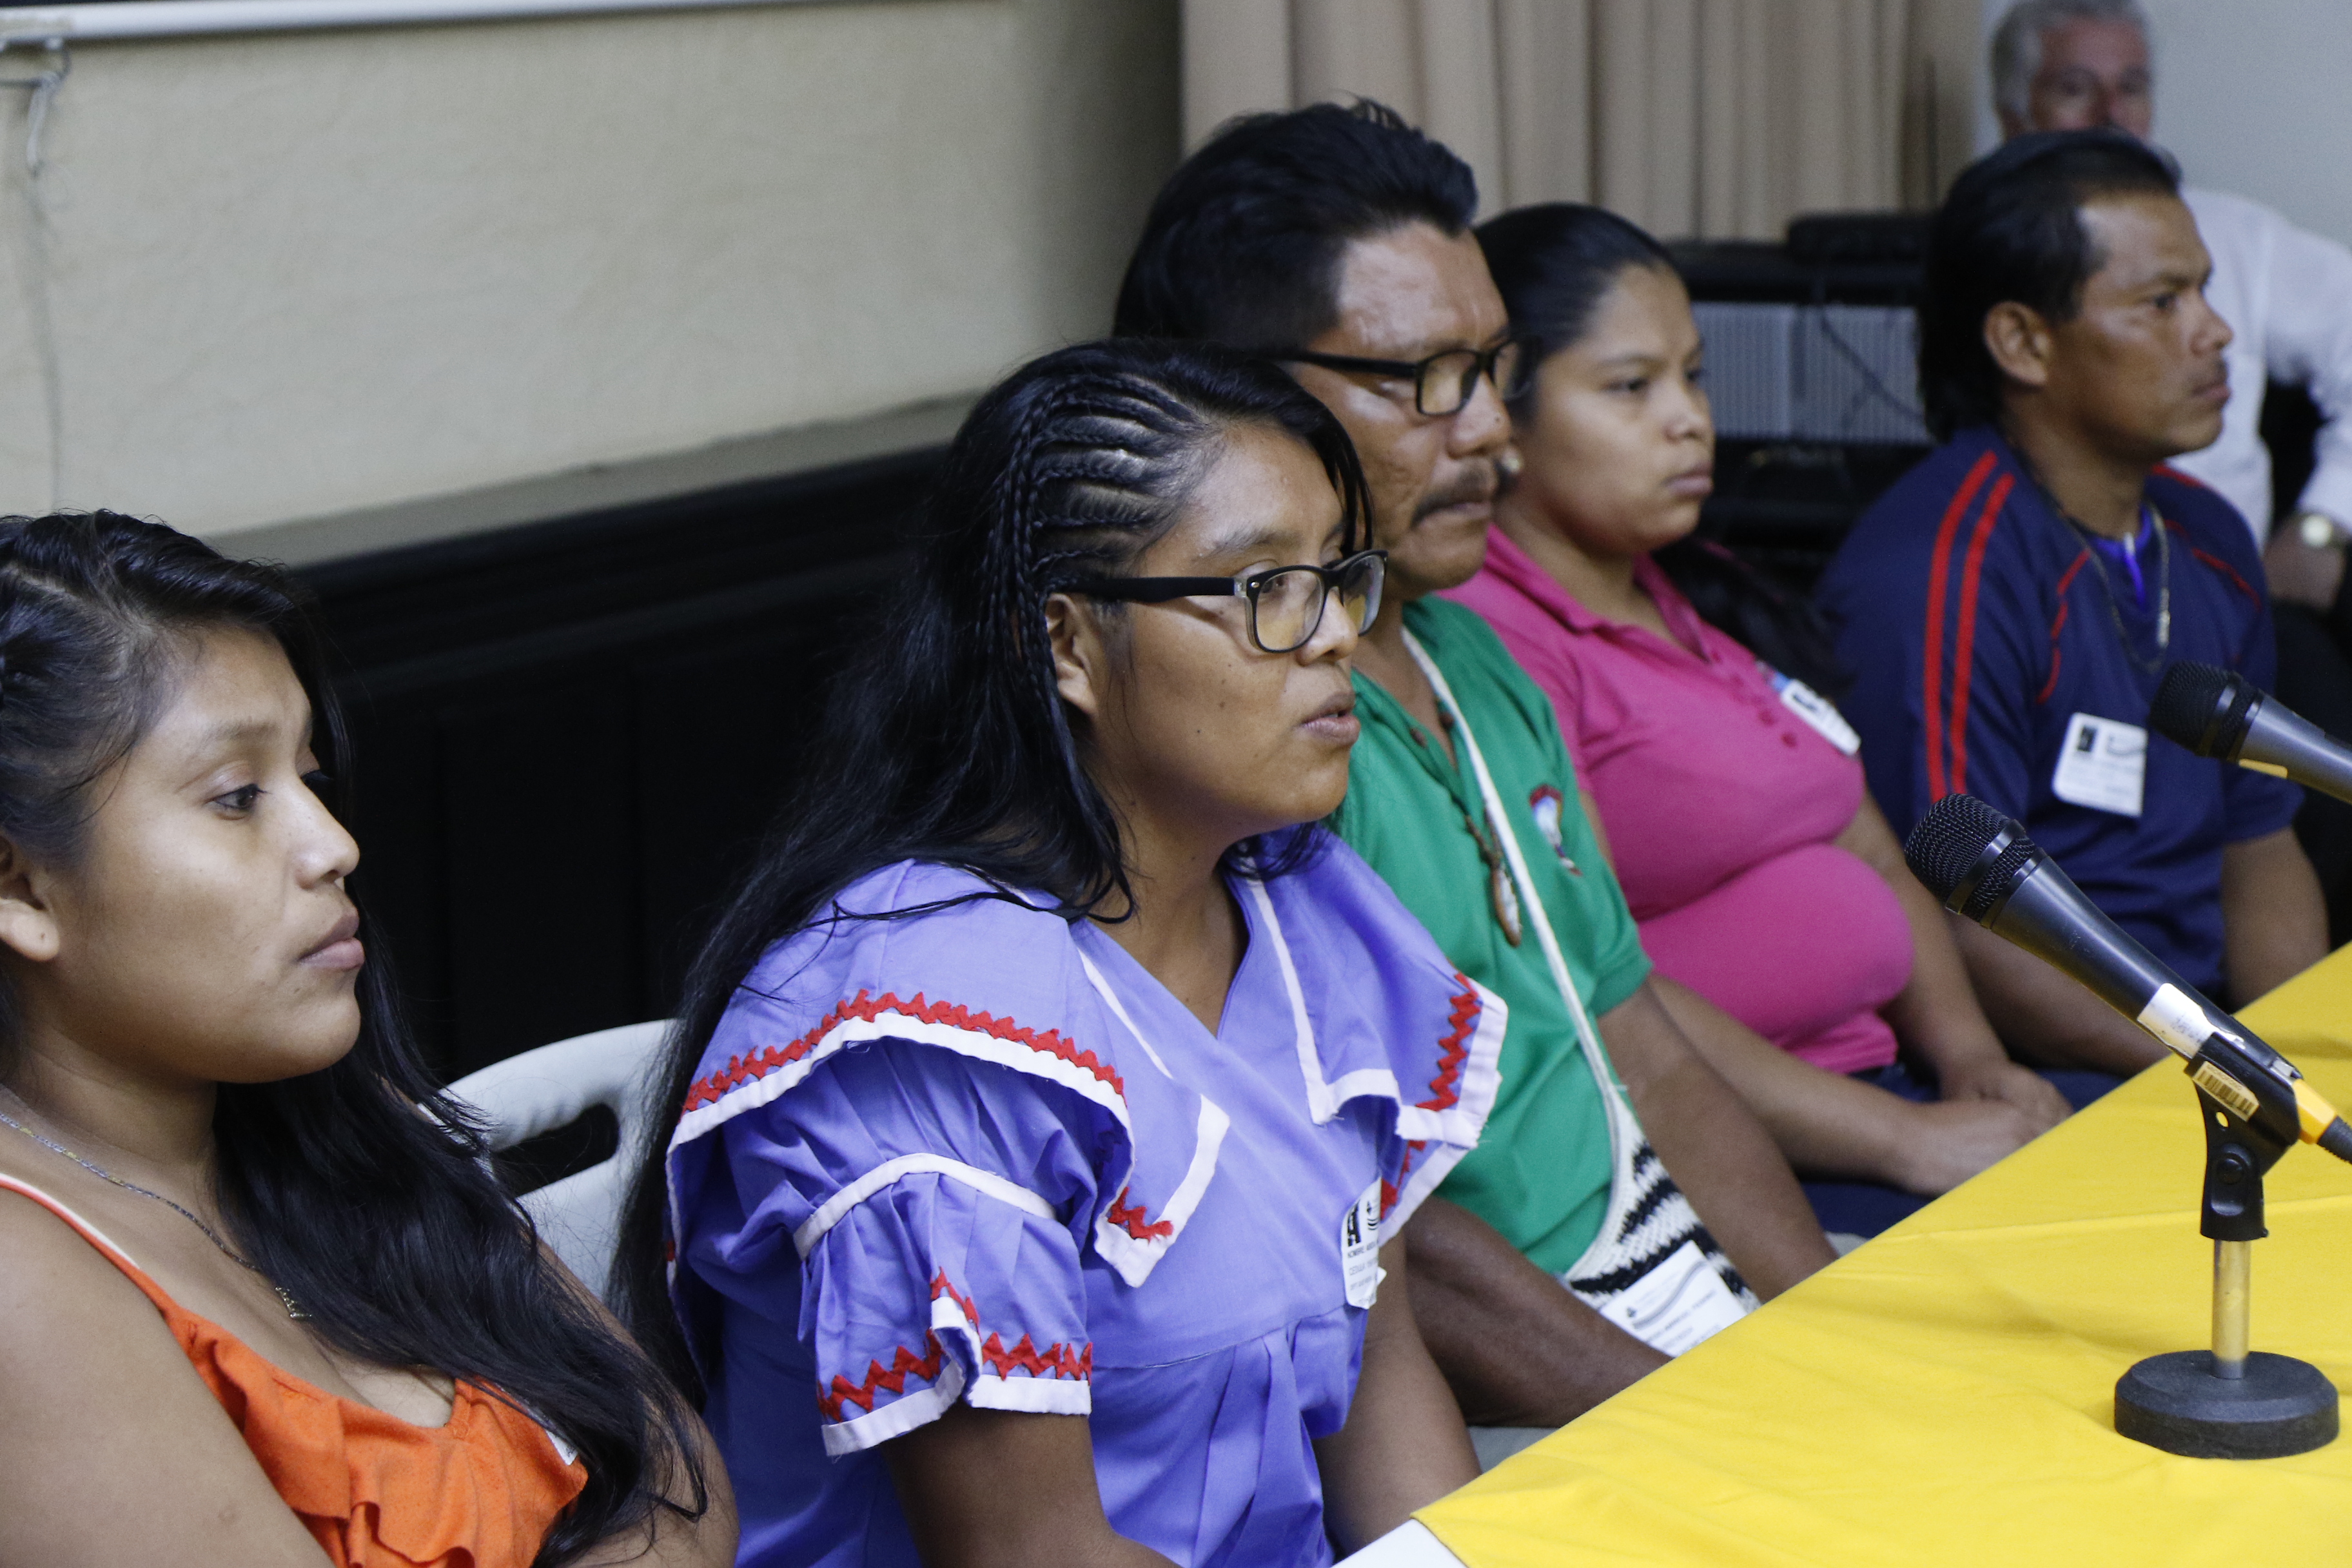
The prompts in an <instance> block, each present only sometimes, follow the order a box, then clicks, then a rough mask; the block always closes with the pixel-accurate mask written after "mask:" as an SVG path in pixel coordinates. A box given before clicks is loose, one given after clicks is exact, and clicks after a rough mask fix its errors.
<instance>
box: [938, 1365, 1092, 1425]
mask: <svg viewBox="0 0 2352 1568" xmlns="http://www.w3.org/2000/svg"><path fill="white" fill-rule="evenodd" d="M963 1402H964V1403H965V1404H966V1405H971V1407H972V1408H973V1409H975V1410H1025V1411H1028V1412H1029V1413H1030V1414H1031V1415H1092V1414H1094V1408H1095V1395H1094V1385H1093V1384H1089V1383H1088V1382H1087V1380H1086V1379H1085V1378H1082V1377H996V1376H993V1375H992V1374H990V1373H984V1372H983V1373H981V1374H980V1375H979V1376H978V1377H975V1378H973V1379H972V1380H971V1392H970V1393H969V1394H965V1395H964V1401H963Z"/></svg>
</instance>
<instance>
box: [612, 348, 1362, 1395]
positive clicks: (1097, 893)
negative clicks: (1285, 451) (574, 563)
mask: <svg viewBox="0 0 2352 1568" xmlns="http://www.w3.org/2000/svg"><path fill="white" fill-rule="evenodd" d="M1247 426H1256V427H1265V428H1271V429H1274V430H1278V431H1283V432H1286V433H1287V434H1289V435H1290V436H1291V437H1294V438H1296V439H1297V440H1298V441H1300V442H1302V443H1303V444H1305V445H1306V446H1307V447H1308V448H1309V449H1310V450H1312V451H1313V452H1314V453H1315V454H1316V456H1317V457H1318V458H1320V459H1321V461H1322V464H1323V469H1324V472H1325V473H1326V474H1327V475H1328V476H1329V478H1330V480H1331V484H1332V488H1333V489H1336V490H1337V491H1338V492H1339V497H1340V501H1341V506H1342V509H1343V513H1344V516H1345V519H1346V522H1345V528H1346V534H1347V543H1346V545H1345V548H1346V549H1348V550H1350V551H1352V550H1354V549H1355V548H1357V547H1358V545H1359V543H1360V541H1361V539H1362V537H1363V534H1364V530H1365V524H1364V521H1363V520H1364V517H1365V506H1364V484H1363V476H1362V472H1361V470H1360V468H1359V467H1358V465H1357V461H1356V454H1355V448H1354V447H1352V446H1351V445H1350V444H1349V440H1348V437H1347V433H1346V431H1345V430H1343V429H1342V428H1341V427H1340V425H1339V421H1338V419H1337V418H1336V417H1335V416H1333V415H1332V414H1331V413H1330V411H1329V410H1328V409H1326V408H1325V407H1324V406H1323V405H1322V404H1320V403H1318V402H1317V401H1316V399H1315V398H1314V397H1313V396H1312V395H1309V394H1307V392H1305V391H1303V390H1302V389H1300V387H1299V386H1298V384H1297V383H1296V382H1294V381H1292V380H1291V379H1290V377H1289V376H1287V375H1286V374H1284V373H1283V372H1282V371H1281V370H1280V369H1278V368H1276V366H1274V365H1272V364H1270V363H1266V362H1265V361H1262V360H1259V359H1256V358H1254V357H1251V356H1248V355H1245V354H1242V353H1236V352H1235V351H1233V350H1231V349H1226V348H1222V347H1219V346H1217V345H1214V344H1210V343H1198V342H1159V341H1155V340H1150V339H1143V338H1121V339H1114V340H1111V341H1109V342H1099V343H1089V344H1083V345H1080V346H1078V347H1076V348H1070V349H1065V350H1062V351H1061V352H1059V353H1052V354H1048V355H1046V356H1045V358H1043V359H1040V360H1037V361H1035V362H1034V363H1030V364H1028V365H1026V366H1024V368H1022V369H1021V370H1019V371H1016V372H1015V373H1013V375H1012V376H1011V377H1009V378H1008V379H1007V380H1006V381H1004V382H1003V384H1001V385H999V386H997V387H996V388H995V389H994V390H993V391H992V392H990V393H989V394H988V395H986V396H985V397H983V398H982V400H981V402H980V404H979V405H978V406H977V407H975V408H974V409H973V410H972V413H971V417H970V418H968V419H967V420H966V421H965V422H964V426H963V429H962V430H961V433H959V434H958V436H957V437H956V440H955V444H954V446H953V447H951V448H950V451H949V454H948V459H947V463H946V466H945V469H944V472H943V474H942V476H941V478H940V484H939V488H938V489H937V491H936V493H935V494H934V496H933V498H932V500H931V504H930V508H929V513H928V521H927V525H926V528H925V530H924V533H923V537H922V538H921V539H920V540H919V559H918V562H917V564H916V566H915V569H914V571H913V573H912V574H911V576H910V578H909V580H908V584H907V586H906V589H905V591H904V593H903V594H902V595H900V597H899V599H898V603H897V604H896V605H894V606H893V609H892V612H891V614H890V616H888V618H887V621H886V622H885V623H884V624H883V625H882V626H880V627H878V628H877V632H876V635H875V636H874V637H873V638H872V639H871V641H870V642H869V643H868V644H867V645H866V647H865V649H864V650H863V657H862V658H861V659H860V660H859V662H858V663H857V665H856V667H855V668H852V669H851V670H850V671H848V672H847V674H846V675H845V679H843V680H842V681H841V682H840V683H839V684H838V685H837V686H836V688H835V691H834V693H833V697H832V701H831V702H830V703H829V705H828V710H827V715H826V719H825V721H824V726H823V728H822V730H821V731H820V732H819V734H818V736H817V738H816V740H815V742H814V744H813V745H812V746H811V747H810V754H811V755H812V756H813V757H814V759H815V761H814V766H813V767H812V768H811V769H810V770H809V772H808V773H807V775H806V776H805V777H804V778H803V780H802V781H801V784H800V787H799V788H798V790H797V791H796V792H794V793H793V795H792V796H791V797H790V799H789V803H788V805H787V806H786V809H785V811H784V812H783V814H782V816H781V818H780V819H779V825H778V826H777V828H776V829H775V830H774V831H773V832H772V835H771V837H770V838H769V840H768V842H767V843H766V844H765V845H764V846H763V847H761V851H760V853H759V855H758V857H757V858H756V859H755V861H754V863H753V864H752V866H751V868H750V870H749V872H748V874H747V875H746V876H745V877H744V879H743V880H742V882H741V883H740V886H739V888H738V890H737V891H736V893H735V895H734V897H733V899H732V900H731V901H730V905H729V907H728V909H727V910H726V912H725V913H724V914H723V915H722V916H721V917H720V919H719V921H718V924H717V927H716V929H715V930H714V931H712V933H711V935H710V937H709V940H708V941H707V942H705V943H704V945H703V948H702V950H701V953H700V955H699V957H698V959H697V960H696V962H695V964H694V966H693V968H692V970H691V971H690V972H689V973H688V978H687V984H686V996H685V1001H684V1005H683V1007H682V1008H681V1011H680V1017H679V1025H678V1028H677V1031H676V1032H675V1034H674V1036H673V1037H672V1039H671V1041H670V1043H669V1046H668V1047H667V1050H668V1056H667V1066H666V1076H667V1085H666V1087H665V1089H664V1090H663V1091H662V1093H661V1096H660V1098H659V1099H658V1100H656V1104H658V1105H661V1106H664V1107H667V1110H668V1114H669V1115H670V1116H671V1117H672V1118H675V1116H676V1115H677V1108H678V1107H679V1106H680V1105H681V1104H682V1103H683V1102H684V1100H685V1096H686V1089H687V1084H688V1080H689V1079H691V1077H692V1075H693V1070H694V1067H695V1064H696V1062H697V1061H698V1059H699V1058H700V1056H701V1053H702V1049H703V1047H704V1045H705V1043H707V1042H708V1041H709V1037H710V1035H711V1032H712V1031H713V1030H714V1029H716V1028H717V1027H718V1025H719V1017H720V1016H721V1015H722V1014H723V1013H724V1012H725V1011H726V1009H727V1005H728V1004H729V1003H730V1001H731V1000H732V999H733V997H734V995H735V994H736V991H737V988H738V987H739V986H740V984H741V982H742V980H743V977H744V976H745V975H746V974H747V973H749V972H750V971H751V967H752V965H753V963H756V962H757V961H758V959H759V956H760V954H761V953H762V952H765V951H766V950H767V949H768V947H769V946H771V945H772V943H774V942H778V941H781V940H782V939H783V938H784V937H786V936H788V935H790V934H791V933H792V932H793V931H797V930H799V929H800V928H801V927H803V926H804V925H807V924H810V923H811V922H812V921H819V920H830V919H846V918H867V917H851V916H844V915H841V914H840V913H839V912H838V911H837V910H834V908H833V900H834V898H835V895H836V894H838V893H839V892H840V891H841V890H842V889H844V888H845V887H847V886H848V885H849V884H851V883H852V882H855V881H856V880H857V879H859V878H861V877H863V876H865V875H866V874H867V873H868V872H871V871H874V870H877V869H878V868H882V867H884V866H889V865H894V864H897V863H898V862H900V861H905V860H925V861H934V862H940V863H945V864H950V865H955V866H961V867H965V868H970V869H971V870H972V871H974V872H976V873H977V874H979V875H980V876H981V877H982V879H984V880H986V881H987V882H989V883H990V884H992V886H994V887H996V888H998V889H1003V894H1002V896H1004V897H1015V896H1017V895H1016V893H1015V892H1014V890H1015V889H1018V890H1019V891H1020V892H1022V893H1026V894H1028V895H1031V896H1032V898H1033V899H1034V897H1036V896H1040V895H1042V896H1043V897H1044V898H1045V899H1047V900H1054V901H1055V904H1056V905H1057V907H1058V911H1059V912H1060V913H1061V914H1062V915H1063V916H1064V917H1065V918H1066V919H1070V920H1077V919H1081V918H1084V917H1086V916H1087V915H1089V914H1091V913H1092V912H1093V911H1095V910H1097V908H1104V907H1108V908H1109V909H1112V910H1123V909H1125V908H1126V907H1128V905H1129V900H1128V899H1127V897H1126V893H1127V868H1126V861H1125V857H1124V853H1123V851H1122V847H1121V837H1120V828H1119V823H1118V816H1117V814H1116V813H1115V812H1114V811H1113V810H1112V808H1111V806H1110V805H1109V803H1108V801H1107V800H1106V799H1105V798H1104V797H1103V795H1102V793H1101V792H1100V791H1099V790H1097V788H1096V787H1095V785H1094V784H1093V782H1092V781H1091V780H1090V779H1089V778H1088V776H1087V772H1086V768H1085V766H1084V763H1083V757H1082V748H1081V747H1080V745H1079V744H1078V742H1077V739H1076V737H1075V736H1074V734H1073V732H1072V730H1071V726H1070V723H1069V720H1068V717H1067V714H1066V710H1065V709H1064V706H1063V703H1062V700H1061V698H1060V695H1059V694H1058V692H1057V691H1056V689H1055V679H1054V666H1053V653H1052V649H1051V647H1050V644H1049V641H1048V637H1047V633H1046V608H1045V606H1046V601H1047V599H1048V598H1049V597H1051V596H1052V595H1053V594H1054V593H1055V592H1056V591H1057V590H1059V589H1061V588H1064V587H1066V585H1067V584H1069V583H1070V582H1071V581H1072V580H1073V579H1075V578H1076V577H1079V576H1083V575H1087V574H1097V573H1099V574H1111V575H1117V574H1121V573H1124V572H1126V571H1128V570H1129V568H1130V567H1131V566H1132V563H1134V561H1135V559H1136V558H1137V557H1138V556H1139V555H1140V554H1142V553H1143V552H1144V551H1145V550H1147V549H1148V548H1150V545H1151V543H1152V542H1154V541H1155V540H1157V539H1159V538H1160V536H1161V535H1162V534H1163V533H1165V532H1166V531H1168V529H1169V528H1171V526H1173V525H1174V523H1175V521H1177V518H1178V516H1179V515H1180V513H1181V511H1182V510H1183V508H1184V505H1185V503H1186V501H1187V500H1188V499H1189V498H1190V496H1191V495H1192V489H1193V487H1194V486H1195V485H1196V484H1197V483H1198V482H1199V480H1200V479H1201V477H1202V474H1203V473H1204V472H1205V471H1206V469H1207V468H1208V467H1209V465H1210V464H1211V463H1212V462H1213V459H1214V458H1215V457H1216V455H1217V452H1218V450H1219V449H1220V447H1221V445H1222V443H1223V439H1224V437H1225V436H1226V434H1227V433H1228V432H1230V431H1233V430H1234V429H1237V428H1242V427H1247ZM1097 607H1098V608H1099V609H1100V610H1101V611H1102V612H1104V613H1106V614H1109V615H1114V616H1115V615H1117V614H1118V613H1119V610H1118V606H1116V605H1110V604H1108V603H1100V602H1098V604H1097ZM1325 842H1326V840H1325V839H1324V837H1323V836H1322V830H1321V829H1320V828H1319V827H1318V826H1313V825H1309V826H1307V827H1304V828H1297V829H1292V830H1290V831H1288V832H1286V833H1284V834H1279V835H1272V836H1269V837H1268V838H1267V839H1266V840H1264V841H1255V842H1251V843H1247V844H1244V845H1240V846H1236V847H1235V848H1234V851H1232V852H1231V853H1232V858H1233V859H1234V861H1235V862H1236V863H1237V864H1243V865H1246V866H1247V867H1248V868H1249V869H1250V870H1252V871H1253V872H1254V873H1255V874H1257V875H1260V876H1266V877H1274V876H1281V875H1284V874H1286V872H1288V871H1291V870H1294V869H1296V868H1298V867H1299V866H1301V865H1303V864H1305V863H1306V862H1307V860H1308V859H1309V858H1311V857H1312V856H1313V855H1315V854H1316V853H1317V852H1318V851H1319V849H1320V848H1321V847H1323V845H1324V843H1325ZM974 896H977V897H986V896H990V895H986V894H980V895H974ZM928 912H930V910H928V909H921V910H894V911H891V913H890V914H888V915H886V916H877V917H871V918H882V919H902V918H906V917H907V916H909V915H914V914H921V913H928ZM667 1142H668V1132H667V1128H664V1129H660V1130H658V1131H656V1132H655V1133H654V1134H653V1135H652V1136H650V1137H649V1138H648V1139H647V1141H646V1144H645V1145H644V1152H643V1154H642V1157H641V1163H640V1164H639V1167H638V1173H637V1182H636V1186H635V1191H634V1193H633V1195H632V1198H631V1202H630V1209H629V1214H628V1216H627V1219H626V1222H625V1226H624V1229H623V1234H622V1241H621V1255H620V1259H619V1261H618V1263H617V1264H616V1266H615V1282H616V1285H617V1287H618V1289H620V1291H621V1293H622V1295H623V1298H624V1301H625V1308H624V1315H625V1318H626V1319H627V1320H628V1321H629V1323H630V1326H631V1327H632V1328H633V1329H634V1330H635V1331H636V1333H637V1335H638V1337H639V1339H640V1340H641V1341H642V1342H645V1343H646V1345H647V1346H648V1347H649V1348H654V1349H656V1352H657V1353H662V1354H664V1356H665V1359H666V1360H667V1364H668V1366H669V1369H670V1371H671V1374H672V1375H673V1376H674V1377H676V1378H677V1380H678V1381H679V1383H680V1384H681V1385H682V1386H685V1387H687V1388H688V1389H689V1390H691V1389H693V1388H694V1386H695V1374H694V1372H693V1368H692V1366H691V1364H690V1363H688V1359H687V1357H686V1355H685V1352H684V1347H683V1345H682V1343H681V1342H679V1340H678V1337H677V1325H676V1324H675V1323H674V1322H673V1321H671V1316H670V1306H669V1300H668V1293H667V1287H666V1284H665V1281H664V1271H663V1268H662V1255H663V1249H664V1246H665V1243H664V1239H663V1234H664V1232H663V1223H662V1186H663V1174H662V1157H661V1153H662V1151H663V1150H664V1149H665V1148H666V1146H667Z"/></svg>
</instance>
